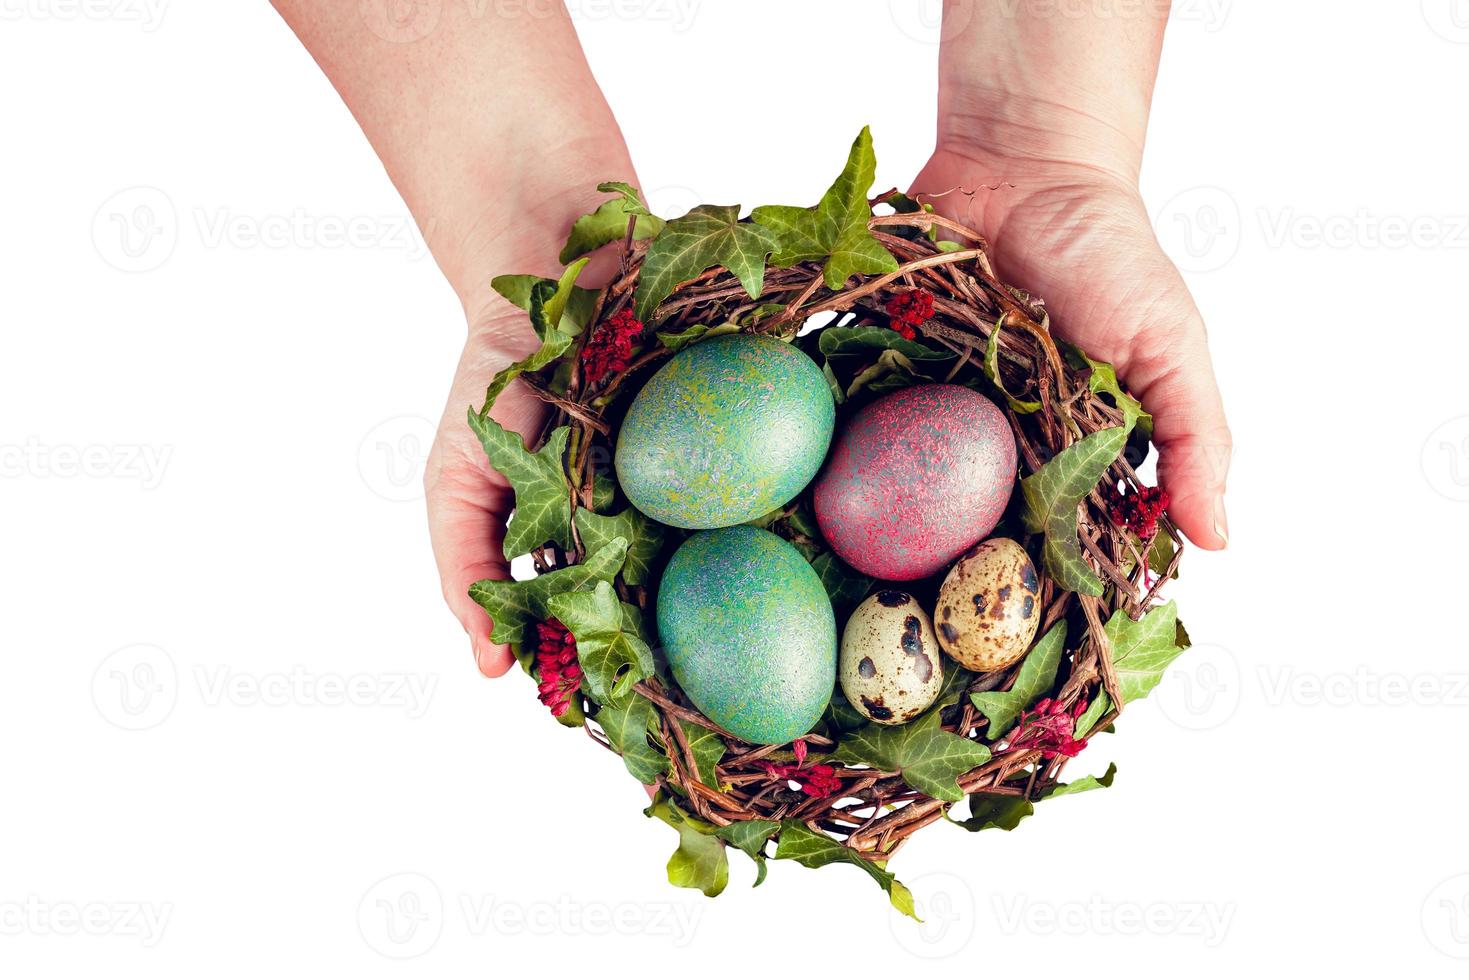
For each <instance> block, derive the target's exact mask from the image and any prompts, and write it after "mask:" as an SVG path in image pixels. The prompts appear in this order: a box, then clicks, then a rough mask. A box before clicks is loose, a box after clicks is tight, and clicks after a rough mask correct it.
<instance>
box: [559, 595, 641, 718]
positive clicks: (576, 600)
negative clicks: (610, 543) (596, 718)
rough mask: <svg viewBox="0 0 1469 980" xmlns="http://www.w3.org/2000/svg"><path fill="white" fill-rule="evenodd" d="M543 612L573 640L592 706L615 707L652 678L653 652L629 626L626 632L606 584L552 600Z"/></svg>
mask: <svg viewBox="0 0 1469 980" xmlns="http://www.w3.org/2000/svg"><path fill="white" fill-rule="evenodd" d="M546 609H547V610H548V611H549V612H550V613H551V615H552V616H555V617H556V618H557V619H559V620H561V624H562V625H563V626H565V627H566V628H567V630H569V631H570V632H571V635H572V636H573V637H575V638H576V659H577V662H579V663H580V664H581V669H582V680H583V682H584V684H585V686H586V690H587V693H588V694H589V695H590V696H591V698H592V700H594V701H597V702H598V703H600V704H607V703H609V702H615V701H617V700H619V699H621V698H624V697H626V696H627V695H628V693H629V692H631V691H632V686H633V685H634V684H636V683H637V682H638V681H640V680H642V679H643V678H645V677H651V676H652V675H653V651H652V650H650V649H648V644H646V643H644V642H643V638H642V637H641V636H639V635H638V634H637V630H636V627H635V626H634V627H633V628H629V622H630V621H629V619H628V618H627V617H626V616H625V615H624V614H623V609H622V603H621V602H620V601H619V600H618V598H617V593H616V592H615V591H613V589H612V584H611V583H610V582H598V583H597V584H596V586H595V588H593V589H592V591H590V592H563V593H561V594H559V595H553V596H551V597H550V598H549V599H547V600H546Z"/></svg>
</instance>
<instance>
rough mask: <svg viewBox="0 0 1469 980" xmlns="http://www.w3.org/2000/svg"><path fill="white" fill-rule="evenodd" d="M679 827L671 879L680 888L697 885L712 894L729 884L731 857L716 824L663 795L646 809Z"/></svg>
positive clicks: (704, 891)
mask: <svg viewBox="0 0 1469 980" xmlns="http://www.w3.org/2000/svg"><path fill="white" fill-rule="evenodd" d="M643 812H644V813H646V814H647V815H648V816H650V817H657V818H658V819H659V820H662V821H663V822H664V823H666V824H668V826H670V827H672V828H673V829H674V830H677V831H678V850H676V851H674V852H673V857H671V858H669V859H668V881H669V883H670V884H672V885H677V886H678V887H679V888H697V889H698V890H699V891H701V892H703V893H704V894H705V895H707V896H709V897H710V898H713V897H714V896H716V895H718V894H719V893H720V892H722V891H724V887H725V886H726V885H728V884H729V859H728V858H727V857H726V856H725V853H724V844H723V843H722V842H721V841H720V839H719V838H718V837H715V836H714V827H713V826H712V825H710V824H707V823H705V822H704V821H702V820H699V819H697V818H695V817H692V816H690V815H689V814H687V813H684V812H683V811H682V810H680V809H679V808H678V807H676V806H674V805H673V804H671V803H670V802H669V801H668V799H667V798H665V797H662V796H660V797H659V798H658V799H656V800H654V801H653V805H652V806H650V807H648V809H646V810H644V811H643Z"/></svg>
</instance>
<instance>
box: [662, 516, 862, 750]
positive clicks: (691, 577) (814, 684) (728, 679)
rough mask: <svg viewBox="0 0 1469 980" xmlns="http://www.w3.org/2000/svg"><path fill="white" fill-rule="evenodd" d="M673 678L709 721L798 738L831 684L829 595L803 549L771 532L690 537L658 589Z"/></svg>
mask: <svg viewBox="0 0 1469 980" xmlns="http://www.w3.org/2000/svg"><path fill="white" fill-rule="evenodd" d="M658 635H659V639H660V642H661V643H662V644H663V648H664V650H665V652H666V654H667V656H668V665H669V667H670V668H672V670H673V676H674V678H675V679H676V680H677V681H678V684H679V687H681V688H683V691H684V693H685V694H687V695H688V696H689V700H691V701H693V702H694V705H695V706H696V707H698V709H699V710H700V711H702V712H703V713H704V714H705V715H706V716H707V717H708V718H709V719H710V720H711V721H713V722H715V723H716V724H718V725H721V726H723V727H724V728H726V729H728V730H729V731H730V732H731V733H732V734H734V735H736V736H738V737H739V738H742V739H744V740H745V741H747V742H752V743H755V744H757V745H780V744H783V743H785V742H789V741H790V740H791V739H793V738H799V737H800V736H802V735H805V734H806V733H807V732H809V731H810V730H811V728H812V727H813V726H814V725H815V724H816V722H817V721H818V720H820V718H821V712H822V711H823V710H824V709H825V708H826V704H827V702H828V701H829V700H830V698H831V691H832V686H833V684H835V682H836V666H837V633H836V620H835V618H834V617H833V615H832V611H831V601H830V600H829V599H828V598H827V596H826V590H825V589H824V588H822V585H821V579H819V578H817V576H816V572H815V571H813V570H812V568H811V566H810V564H808V563H807V561H806V559H805V558H802V557H801V553H800V552H799V551H797V550H796V549H795V547H794V546H792V545H791V544H790V543H788V542H787V541H785V540H784V539H782V538H778V537H776V536H775V535H774V534H771V533H770V532H769V531H762V530H760V529H758V528H753V527H727V528H721V529H720V530H717V531H705V532H703V533H701V534H695V535H694V536H693V537H691V538H689V539H688V540H687V541H685V542H684V543H683V545H682V546H680V547H679V549H678V551H676V552H674V555H673V559H672V560H671V561H670V562H669V563H668V568H667V570H666V571H664V573H663V581H662V584H661V585H660V586H659V590H658Z"/></svg>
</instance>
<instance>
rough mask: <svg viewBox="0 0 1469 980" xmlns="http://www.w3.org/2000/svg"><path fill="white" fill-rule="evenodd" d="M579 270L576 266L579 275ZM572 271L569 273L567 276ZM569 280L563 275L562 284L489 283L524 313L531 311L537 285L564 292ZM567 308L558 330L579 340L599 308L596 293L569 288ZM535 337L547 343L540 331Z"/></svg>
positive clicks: (531, 279) (521, 279)
mask: <svg viewBox="0 0 1469 980" xmlns="http://www.w3.org/2000/svg"><path fill="white" fill-rule="evenodd" d="M580 268H581V267H580V266H577V269H578V271H579V270H580ZM570 271H571V270H570V269H568V270H567V272H570ZM574 278H575V277H573V280H574ZM565 280H566V272H563V273H562V274H561V280H559V281H558V280H556V279H542V278H541V277H540V276H524V275H520V276H496V277H495V278H493V279H491V280H490V286H491V287H492V288H493V289H494V290H495V292H497V293H499V294H500V295H501V296H503V297H505V298H506V299H507V300H509V301H510V302H511V303H513V304H515V305H516V306H518V307H520V308H521V309H522V310H525V311H526V312H527V313H529V312H530V311H531V293H532V292H533V291H534V290H535V287H536V285H537V284H538V283H547V284H549V286H550V288H551V289H552V291H553V292H554V291H555V290H557V289H560V288H561V283H562V282H564V281H565ZM567 293H568V295H567V297H566V304H565V307H564V308H563V309H562V312H561V321H560V323H559V324H557V329H558V330H560V331H561V332H562V333H568V334H570V335H571V336H573V337H574V336H576V335H577V334H578V333H580V332H581V331H582V330H583V329H584V328H585V327H586V325H587V322H588V321H589V320H591V318H592V309H593V308H594V307H595V306H596V305H597V291H596V290H595V289H585V288H583V287H581V286H576V285H573V286H570V288H569V289H568V290H567ZM536 335H537V336H538V337H540V338H541V339H542V340H545V339H546V338H545V334H544V333H542V332H541V330H540V329H539V328H538V329H537V331H536Z"/></svg>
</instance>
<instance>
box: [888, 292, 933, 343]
mask: <svg viewBox="0 0 1469 980" xmlns="http://www.w3.org/2000/svg"><path fill="white" fill-rule="evenodd" d="M887 311H888V316H889V317H890V318H891V321H890V326H891V327H892V328H893V329H894V330H896V331H897V332H898V333H899V334H900V335H901V336H902V337H904V338H905V339H907V340H912V339H913V338H914V337H916V336H917V334H916V333H915V332H914V329H915V328H916V327H919V326H921V325H922V324H925V323H927V322H928V321H929V320H930V319H932V318H933V294H932V293H930V292H929V291H928V290H926V289H910V290H908V291H907V292H906V293H898V294H897V295H896V296H894V297H893V298H892V299H890V300H888V303H887Z"/></svg>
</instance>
